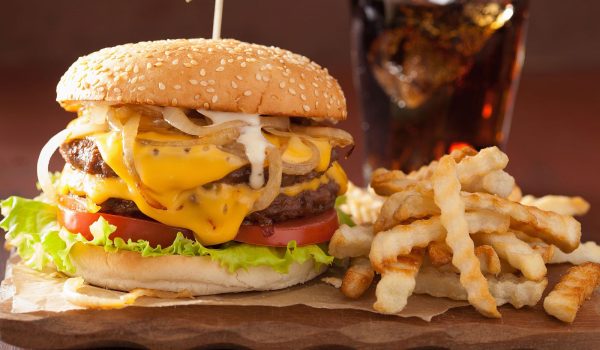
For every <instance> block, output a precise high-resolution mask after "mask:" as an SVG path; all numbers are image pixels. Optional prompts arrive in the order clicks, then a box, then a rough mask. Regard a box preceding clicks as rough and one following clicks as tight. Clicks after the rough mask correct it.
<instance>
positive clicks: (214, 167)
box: [119, 132, 245, 193]
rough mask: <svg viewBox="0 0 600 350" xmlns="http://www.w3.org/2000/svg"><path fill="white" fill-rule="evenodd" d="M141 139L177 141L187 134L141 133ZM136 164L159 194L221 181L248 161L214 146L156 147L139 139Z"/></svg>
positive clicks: (135, 151)
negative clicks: (140, 141)
mask: <svg viewBox="0 0 600 350" xmlns="http://www.w3.org/2000/svg"><path fill="white" fill-rule="evenodd" d="M138 137H139V138H140V139H146V140H154V141H174V140H178V139H185V136H183V137H182V136H178V135H161V134H158V133H154V132H149V133H141V134H140V135H139V136H138ZM134 155H135V156H134V158H135V166H136V169H137V170H138V173H139V174H140V178H141V179H142V182H143V183H144V184H145V185H146V186H147V187H149V188H151V189H152V190H154V191H155V192H157V193H161V192H167V191H177V190H179V191H182V190H188V189H191V188H195V187H198V186H202V185H204V184H207V183H211V182H213V181H216V180H219V179H221V178H223V177H224V176H225V175H227V174H229V173H231V172H232V171H234V170H236V169H238V168H240V167H242V166H243V165H244V164H245V162H244V161H243V160H242V159H240V158H238V157H236V156H234V155H232V154H230V153H226V152H224V151H221V150H220V149H219V148H217V146H214V145H198V146H194V147H190V148H183V147H156V146H150V145H144V144H141V143H139V142H136V144H135V147H134ZM119 176H120V174H119Z"/></svg>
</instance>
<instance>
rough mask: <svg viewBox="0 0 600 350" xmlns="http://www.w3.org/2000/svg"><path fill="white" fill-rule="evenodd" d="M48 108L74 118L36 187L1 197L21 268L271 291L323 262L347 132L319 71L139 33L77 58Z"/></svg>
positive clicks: (108, 283)
mask: <svg viewBox="0 0 600 350" xmlns="http://www.w3.org/2000/svg"><path fill="white" fill-rule="evenodd" d="M57 101H58V102H59V103H60V105H61V106H62V107H63V108H64V109H65V110H67V111H69V112H75V113H77V118H76V119H75V120H73V121H72V122H71V123H69V125H68V126H67V128H66V129H65V130H63V131H61V132H60V133H58V134H57V135H55V136H54V137H53V138H52V139H51V140H50V141H49V142H48V143H47V144H46V146H44V148H43V149H42V152H41V155H40V158H39V162H38V179H39V183H40V186H41V188H42V190H43V194H42V195H40V197H38V198H36V199H35V200H28V199H24V198H19V197H11V198H9V199H7V200H5V201H4V202H2V212H3V215H4V216H5V218H4V220H3V221H2V223H1V224H0V226H1V227H2V228H3V229H5V230H6V231H7V242H8V244H9V245H12V246H14V247H16V249H17V251H18V253H19V254H20V255H21V257H22V259H23V260H24V261H25V263H27V264H28V265H29V266H31V267H34V268H37V269H43V268H45V267H48V266H52V267H54V268H57V269H58V270H59V271H62V272H64V273H66V274H67V275H70V276H80V277H82V278H83V279H84V280H85V281H86V282H88V283H91V284H94V285H97V286H101V287H106V288H111V289H116V290H124V291H130V290H132V289H134V288H150V289H157V290H164V291H174V292H179V291H183V290H186V291H189V292H191V293H192V294H193V295H204V294H215V293H224V292H240V291H249V290H271V289H279V288H285V287H288V286H291V285H294V284H297V283H302V282H305V281H307V280H309V279H312V278H314V277H315V276H317V275H318V274H319V273H321V272H323V270H324V269H325V268H326V266H327V265H328V264H330V263H331V262H332V260H333V258H332V257H331V256H329V255H328V254H327V248H326V243H327V242H328V241H329V239H330V238H331V236H332V234H333V233H334V231H335V230H336V229H337V227H338V218H337V215H336V211H335V209H334V203H335V200H336V197H337V196H339V195H340V194H343V193H344V191H345V190H346V183H347V178H346V175H345V173H344V171H343V170H342V168H341V167H340V165H339V164H338V162H337V159H338V157H339V156H340V155H341V154H343V153H344V152H346V151H348V148H349V147H350V146H352V144H353V140H352V137H351V136H350V135H349V134H348V133H346V132H344V131H342V130H340V129H337V128H334V127H333V126H332V125H333V124H335V123H336V122H338V121H340V120H344V119H345V118H346V114H347V112H346V102H345V99H344V95H343V92H342V90H341V89H340V86H339V84H338V83H337V81H336V80H335V79H334V78H332V77H331V76H330V75H329V74H328V72H327V69H324V68H322V67H320V66H319V65H317V64H316V63H314V62H312V61H310V60H309V59H307V58H306V57H303V56H300V55H297V54H294V53H291V52H289V51H286V50H282V49H279V48H275V47H265V46H261V45H255V44H249V43H244V42H240V41H236V40H205V39H191V40H166V41H153V42H141V43H136V44H127V45H121V46H116V47H111V48H106V49H103V50H100V51H97V52H94V53H92V54H90V55H87V56H84V57H81V58H79V59H78V60H77V61H76V62H75V63H74V64H73V65H72V66H71V67H70V68H69V69H68V71H67V72H66V73H65V74H64V76H63V77H62V79H61V80H60V82H59V84H58V87H57ZM57 149H58V150H59V151H60V154H61V155H62V157H63V158H64V160H65V161H66V165H65V167H64V169H63V170H62V172H60V173H56V174H51V173H50V172H49V171H48V163H49V161H50V158H51V156H52V154H53V153H54V152H55V151H56V150H57Z"/></svg>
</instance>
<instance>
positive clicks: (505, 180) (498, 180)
mask: <svg viewBox="0 0 600 350" xmlns="http://www.w3.org/2000/svg"><path fill="white" fill-rule="evenodd" d="M514 187H515V178H514V177H512V176H510V175H509V174H508V173H507V172H505V171H504V170H495V171H492V172H490V173H488V174H485V175H484V176H483V177H479V178H476V179H474V180H473V182H471V183H468V184H463V190H464V191H467V192H486V193H490V194H495V195H497V196H500V197H502V198H507V197H508V196H509V195H510V194H511V193H512V191H513V189H514Z"/></svg>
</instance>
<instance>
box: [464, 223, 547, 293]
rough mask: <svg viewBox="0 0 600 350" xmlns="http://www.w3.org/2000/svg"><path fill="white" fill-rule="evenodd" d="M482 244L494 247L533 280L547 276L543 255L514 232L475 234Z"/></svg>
mask: <svg viewBox="0 0 600 350" xmlns="http://www.w3.org/2000/svg"><path fill="white" fill-rule="evenodd" d="M473 239H474V240H475V241H476V242H477V243H480V244H488V245H491V246H492V247H494V250H495V251H496V253H497V254H498V256H499V257H500V258H502V259H504V260H506V261H508V263H509V264H510V265H511V266H513V267H515V268H517V269H519V270H520V271H521V272H522V273H523V275H524V276H525V277H526V278H527V279H530V280H532V281H540V280H542V279H543V278H545V277H546V272H547V270H546V264H545V263H544V259H543V258H542V256H541V255H540V254H539V253H538V252H536V251H535V250H533V248H531V247H530V246H529V244H527V243H525V242H523V241H521V240H519V239H518V238H517V237H516V236H515V234H514V233H512V232H510V231H509V232H504V233H480V234H477V235H474V236H473Z"/></svg>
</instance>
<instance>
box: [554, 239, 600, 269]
mask: <svg viewBox="0 0 600 350" xmlns="http://www.w3.org/2000/svg"><path fill="white" fill-rule="evenodd" d="M566 262H568V263H571V264H573V265H581V264H583V263H586V262H594V263H597V264H600V246H598V244H597V243H596V242H593V241H589V242H585V243H581V244H580V245H579V247H577V249H575V250H574V251H572V252H570V253H564V252H561V251H560V250H558V249H555V250H554V254H553V255H552V257H551V259H550V264H561V263H566Z"/></svg>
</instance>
